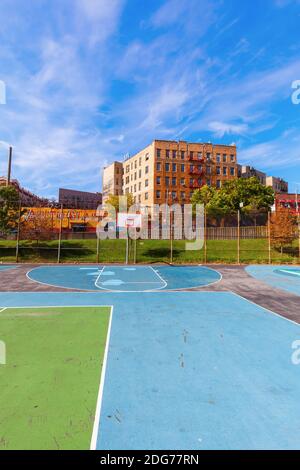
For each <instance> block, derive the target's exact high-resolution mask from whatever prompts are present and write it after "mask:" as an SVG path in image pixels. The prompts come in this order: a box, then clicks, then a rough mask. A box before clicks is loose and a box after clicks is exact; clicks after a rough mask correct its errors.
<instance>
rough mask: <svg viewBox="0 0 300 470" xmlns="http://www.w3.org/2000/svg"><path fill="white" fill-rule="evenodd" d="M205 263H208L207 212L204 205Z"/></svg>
mask: <svg viewBox="0 0 300 470" xmlns="http://www.w3.org/2000/svg"><path fill="white" fill-rule="evenodd" d="M204 264H207V212H206V206H204Z"/></svg>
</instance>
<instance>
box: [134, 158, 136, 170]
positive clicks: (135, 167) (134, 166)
mask: <svg viewBox="0 0 300 470" xmlns="http://www.w3.org/2000/svg"><path fill="white" fill-rule="evenodd" d="M134 168H135V169H136V168H137V161H136V160H135V162H134Z"/></svg>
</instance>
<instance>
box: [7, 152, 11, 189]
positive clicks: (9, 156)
mask: <svg viewBox="0 0 300 470" xmlns="http://www.w3.org/2000/svg"><path fill="white" fill-rule="evenodd" d="M11 162H12V147H11V146H10V147H9V151H8V168H7V180H6V186H9V185H10V179H11Z"/></svg>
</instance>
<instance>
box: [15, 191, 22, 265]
mask: <svg viewBox="0 0 300 470" xmlns="http://www.w3.org/2000/svg"><path fill="white" fill-rule="evenodd" d="M20 228H21V199H20V200H19V217H18V229H17V230H18V231H17V240H16V263H18V262H19V243H20Z"/></svg>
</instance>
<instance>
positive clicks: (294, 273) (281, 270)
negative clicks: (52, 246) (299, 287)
mask: <svg viewBox="0 0 300 470" xmlns="http://www.w3.org/2000/svg"><path fill="white" fill-rule="evenodd" d="M279 271H280V272H281V273H288V274H291V275H292V276H299V277H300V273H296V271H288V270H287V269H280V270H279Z"/></svg>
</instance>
